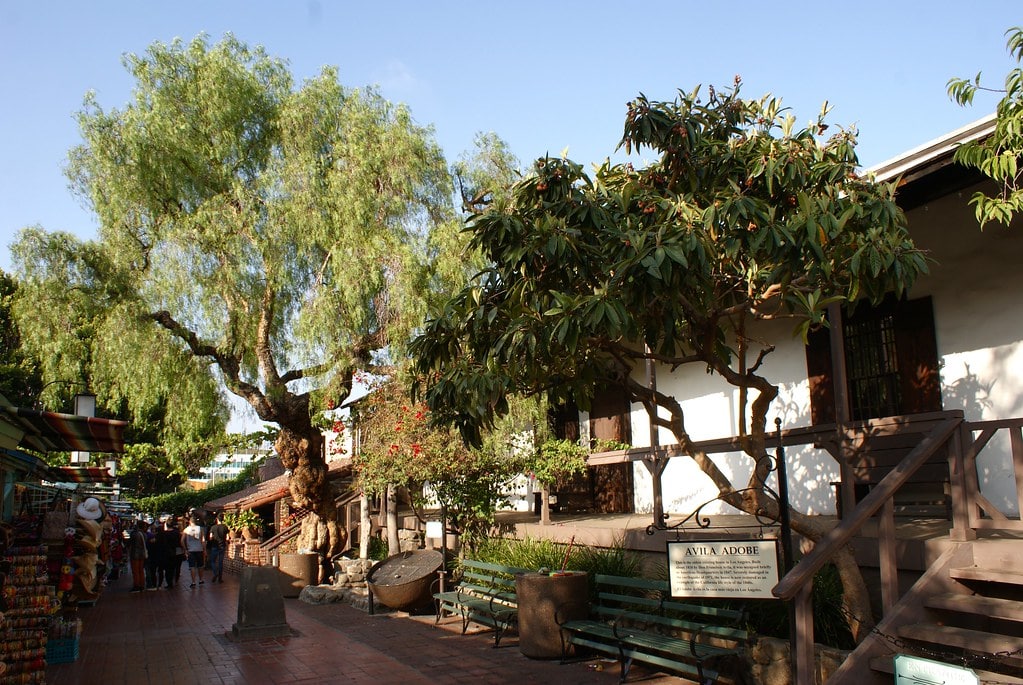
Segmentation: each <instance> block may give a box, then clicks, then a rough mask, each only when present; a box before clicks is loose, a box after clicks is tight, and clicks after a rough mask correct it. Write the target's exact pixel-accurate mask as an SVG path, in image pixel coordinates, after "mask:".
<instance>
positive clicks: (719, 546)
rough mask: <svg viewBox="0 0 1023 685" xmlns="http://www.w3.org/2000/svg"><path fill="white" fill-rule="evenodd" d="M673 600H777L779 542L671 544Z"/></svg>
mask: <svg viewBox="0 0 1023 685" xmlns="http://www.w3.org/2000/svg"><path fill="white" fill-rule="evenodd" d="M668 581H669V583H670V585H671V596H672V597H680V598H682V597H686V598H736V599H774V598H775V597H774V595H772V594H771V588H773V587H774V586H775V585H777V584H778V541H777V540H699V541H689V542H669V543H668Z"/></svg>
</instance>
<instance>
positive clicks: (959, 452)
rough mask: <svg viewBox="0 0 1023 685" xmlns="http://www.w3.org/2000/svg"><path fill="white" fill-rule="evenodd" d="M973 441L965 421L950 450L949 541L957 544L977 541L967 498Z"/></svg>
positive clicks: (953, 437) (957, 432) (954, 436)
mask: <svg viewBox="0 0 1023 685" xmlns="http://www.w3.org/2000/svg"><path fill="white" fill-rule="evenodd" d="M972 441H973V434H972V431H971V430H970V427H969V424H967V423H966V422H965V421H964V422H963V425H962V427H961V428H960V429H959V430H958V431H956V434H955V435H953V436H952V440H951V441H949V442H950V444H949V448H948V484H949V489H950V493H949V494H950V495H951V497H952V530H950V531H949V539H951V540H955V541H956V542H966V541H967V540H975V539H976V538H977V531H975V530H974V529H973V526H971V525H970V507H969V499H968V497H967V492H968V487H967V483H968V482H969V481H968V479H967V477H966V456H965V450H966V445H968V444H970V443H971V442H972Z"/></svg>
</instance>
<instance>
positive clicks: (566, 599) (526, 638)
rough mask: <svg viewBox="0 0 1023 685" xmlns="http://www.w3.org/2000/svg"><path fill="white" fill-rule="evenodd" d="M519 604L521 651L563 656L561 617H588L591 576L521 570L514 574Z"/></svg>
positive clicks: (537, 655)
mask: <svg viewBox="0 0 1023 685" xmlns="http://www.w3.org/2000/svg"><path fill="white" fill-rule="evenodd" d="M515 594H516V596H517V597H518V604H519V651H521V652H522V653H523V654H524V655H525V656H527V657H529V658H531V659H557V658H560V657H561V630H560V628H558V622H557V620H556V619H557V618H560V619H561V620H562V621H567V620H577V619H583V618H586V616H587V613H588V611H589V609H588V599H589V576H588V574H587V573H585V572H583V571H565V572H564V573H558V572H555V573H550V574H547V573H520V574H518V575H516V576H515Z"/></svg>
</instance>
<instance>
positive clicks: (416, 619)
mask: <svg viewBox="0 0 1023 685" xmlns="http://www.w3.org/2000/svg"><path fill="white" fill-rule="evenodd" d="M130 585H131V583H130V580H128V579H122V580H120V581H117V582H115V583H114V584H112V585H111V586H109V587H108V588H106V590H105V591H104V593H103V594H102V595H101V596H100V598H99V600H98V601H97V603H96V604H95V606H91V607H82V608H81V609H80V616H81V618H82V621H83V624H84V629H83V635H82V638H81V640H80V644H79V658H78V660H77V661H76V662H74V663H70V664H58V665H52V666H49V667H48V668H47V671H46V673H47V682H48V683H50V684H51V685H92V684H96V685H100V684H102V685H112V684H120V683H125V684H130V685H177V684H179V683H180V684H181V685H186V684H187V685H198V684H210V685H214V684H215V685H235V684H238V685H241V684H243V683H244V684H252V685H262V684H267V685H270V684H277V683H287V684H310V685H311V684H314V683H367V684H368V683H373V684H374V685H389V684H391V683H394V684H400V685H420V684H423V685H426V684H428V683H429V684H431V685H433V684H440V685H449V684H458V683H472V684H473V685H484V684H493V685H500V684H503V683H516V684H520V685H533V684H544V685H546V684H548V683H557V684H558V685H590V684H593V685H600V684H602V683H609V684H610V683H617V682H618V667H617V664H614V663H607V662H603V661H597V660H595V661H588V662H577V663H569V664H560V663H559V662H558V661H557V660H553V661H546V660H537V659H528V658H526V657H525V656H523V655H522V654H521V653H520V652H519V650H518V647H517V643H516V640H515V637H514V635H510V636H509V637H508V638H507V639H503V640H502V641H501V647H500V648H497V649H495V648H494V647H493V637H492V636H491V634H489V633H488V632H480V633H477V634H470V635H464V636H463V635H461V634H460V632H459V626H458V623H457V620H451V619H449V620H446V621H445V622H443V623H442V625H440V626H436V625H434V621H433V617H432V616H409V615H408V614H406V613H404V612H391V613H384V614H378V615H375V616H369V615H368V614H366V613H365V612H363V611H361V610H359V609H355V608H353V607H350V606H348V605H346V604H331V605H322V606H317V605H310V604H306V603H304V602H301V601H299V600H297V599H285V600H284V601H285V610H286V613H287V621H288V625H289V626H290V628H291V629H292V632H293V633H294V634H293V635H292V636H290V637H284V638H277V639H270V640H250V641H241V642H238V641H234V640H233V639H231V638H229V637H228V635H229V634H230V632H231V626H232V625H233V624H234V623H235V622H236V621H237V618H238V590H239V582H238V576H234V575H231V574H226V575H225V582H224V583H223V584H211V583H210V582H209V580H208V579H207V581H206V583H205V584H204V585H202V586H199V587H198V588H196V589H195V590H190V589H189V588H188V586H187V585H185V586H183V587H178V588H175V589H173V590H164V589H161V590H157V591H155V592H142V593H134V594H132V593H129V592H128V590H129V589H130ZM634 671H635V673H636V676H637V677H639V676H641V675H643V674H642V672H641V671H640V670H639V667H637V668H636V669H634ZM631 680H633V676H632V675H630V681H631ZM681 682H684V681H682V680H680V679H678V678H673V677H668V676H663V675H653V676H652V677H647V678H645V679H643V683H644V684H645V685H664V684H666V683H673V684H677V683H681Z"/></svg>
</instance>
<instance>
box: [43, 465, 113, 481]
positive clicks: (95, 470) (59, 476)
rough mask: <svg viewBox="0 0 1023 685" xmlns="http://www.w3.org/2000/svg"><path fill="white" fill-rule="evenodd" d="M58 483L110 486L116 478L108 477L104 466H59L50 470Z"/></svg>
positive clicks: (107, 469)
mask: <svg viewBox="0 0 1023 685" xmlns="http://www.w3.org/2000/svg"><path fill="white" fill-rule="evenodd" d="M50 471H51V472H53V475H54V479H55V480H56V481H57V482H58V483H104V484H106V485H112V484H114V483H116V482H117V478H115V477H114V476H112V475H110V469H109V468H108V467H106V466H59V467H57V468H51V469H50Z"/></svg>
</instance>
